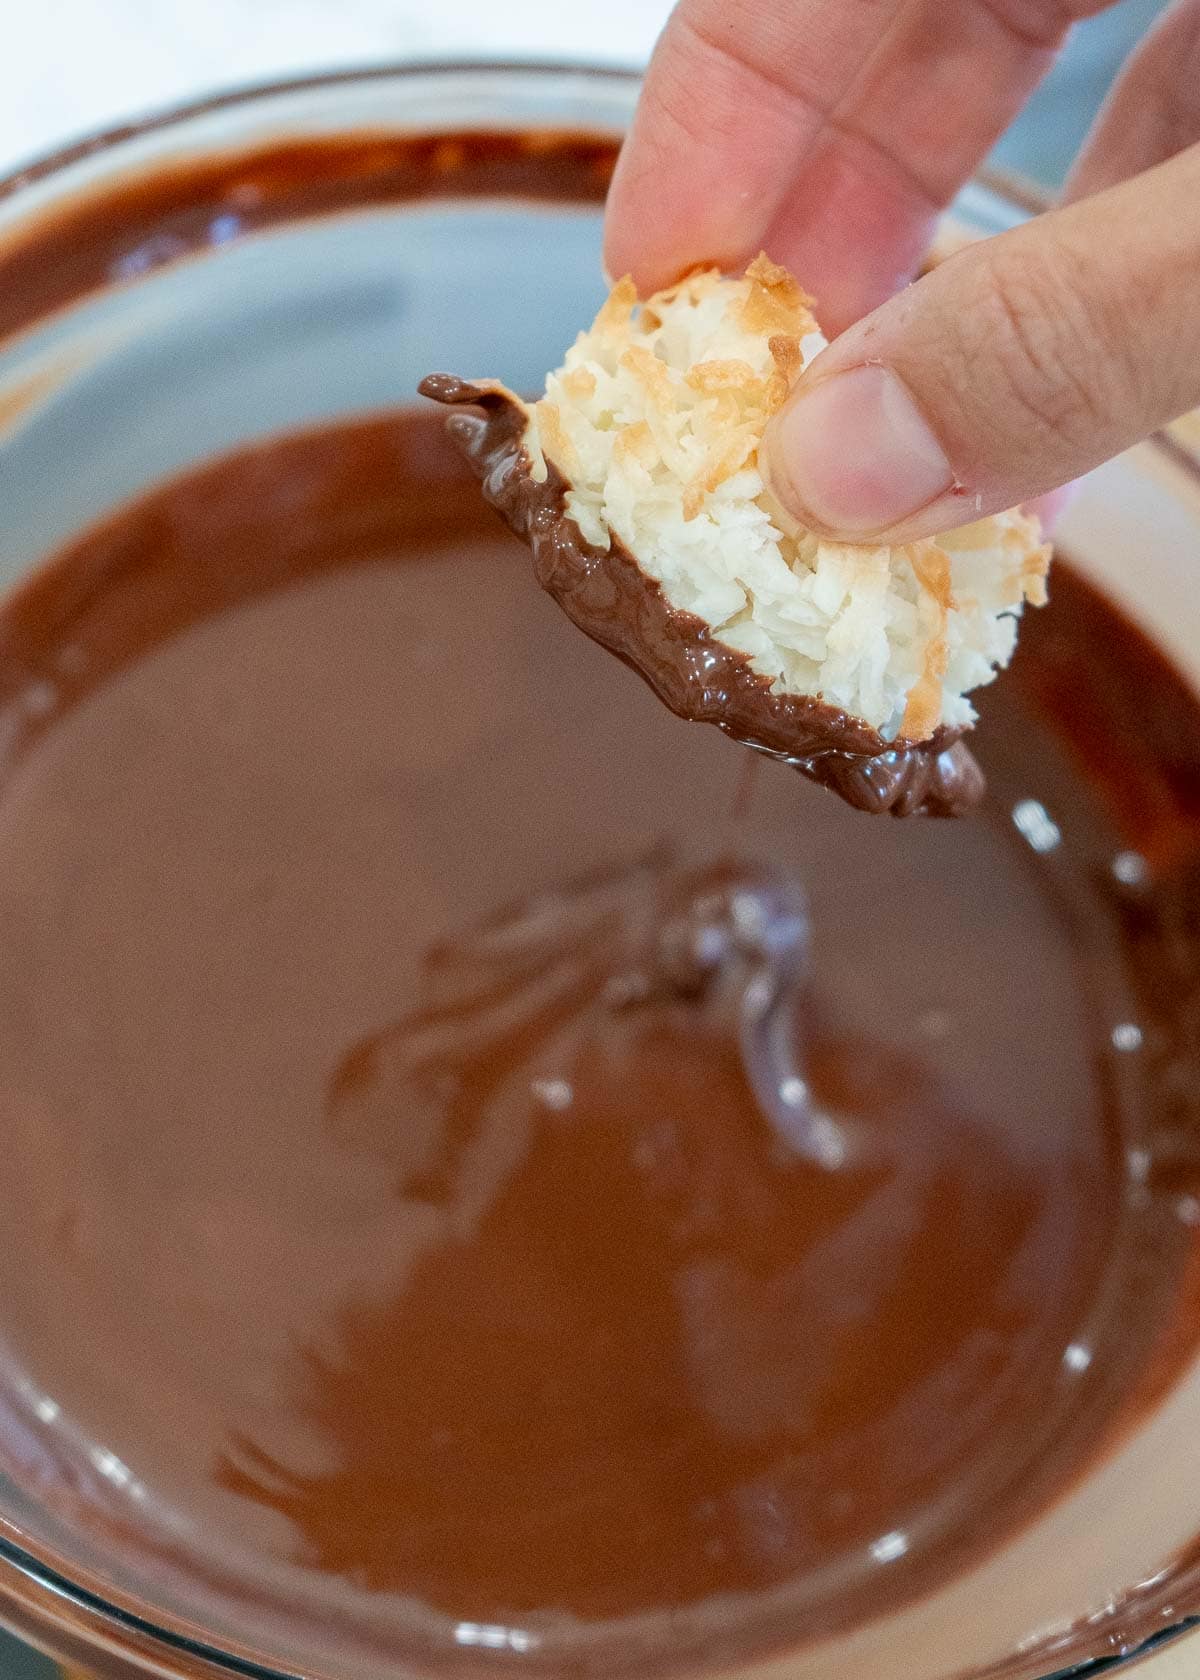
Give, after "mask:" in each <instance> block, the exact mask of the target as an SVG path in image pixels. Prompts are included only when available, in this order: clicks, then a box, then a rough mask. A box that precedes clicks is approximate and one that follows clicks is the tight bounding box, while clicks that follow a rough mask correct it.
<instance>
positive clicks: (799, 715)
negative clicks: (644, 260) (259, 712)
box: [421, 256, 1050, 815]
mask: <svg viewBox="0 0 1200 1680" xmlns="http://www.w3.org/2000/svg"><path fill="white" fill-rule="evenodd" d="M824 342H825V341H824V339H823V338H822V337H821V334H820V331H819V328H818V326H817V323H816V320H815V319H814V317H813V315H812V313H811V300H810V299H809V298H807V297H806V296H805V294H804V293H803V292H802V291H801V289H800V287H799V286H798V285H797V283H796V282H795V280H794V279H793V278H792V276H791V275H790V274H789V273H788V272H787V270H786V269H783V268H780V267H778V266H777V265H776V264H774V263H772V262H770V261H769V260H768V259H767V258H766V257H765V256H760V257H758V258H756V260H755V261H754V262H753V263H751V264H750V267H749V268H748V269H747V271H746V273H745V275H744V276H743V277H742V278H740V279H727V278H724V277H722V276H721V274H720V273H719V272H718V271H717V270H715V269H704V270H699V271H696V272H695V273H692V274H690V275H688V276H687V277H686V278H685V279H684V280H682V281H681V282H680V283H679V284H678V285H676V286H672V287H670V288H668V289H667V290H665V291H662V292H658V293H656V294H655V295H654V296H653V297H651V298H650V299H648V300H647V301H646V302H645V303H641V304H639V302H638V298H637V294H636V291H635V289H634V286H633V284H632V282H631V281H629V280H622V281H620V282H619V283H618V284H617V285H616V286H615V287H614V288H613V291H612V293H611V294H610V296H609V298H608V300H607V302H606V303H605V304H604V306H603V308H602V309H601V311H600V313H599V315H598V316H597V317H596V320H595V321H594V323H593V324H592V327H591V328H590V330H589V331H587V332H584V333H581V334H580V336H579V338H578V339H577V340H576V342H575V344H574V345H573V346H572V348H571V349H570V350H569V351H568V352H567V355H566V359H565V361H564V363H563V366H562V367H561V368H559V369H558V370H557V372H555V373H552V374H551V375H550V376H549V378H548V380H547V382H546V394H545V396H544V397H543V398H542V399H541V400H540V401H539V402H536V403H534V404H532V405H531V406H527V405H526V404H524V403H523V402H521V401H520V399H519V398H517V397H516V396H514V395H513V394H512V393H511V392H509V391H507V390H505V389H504V388H503V387H502V386H499V385H497V384H495V383H494V382H490V381H481V382H478V383H474V384H469V383H467V382H466V381H462V380H457V379H453V378H450V377H449V376H445V375H434V376H432V377H431V378H430V379H429V380H426V381H425V382H423V384H422V387H421V388H422V390H423V391H424V392H425V393H426V394H427V395H430V396H434V397H436V398H437V399H438V400H440V401H444V402H452V403H460V404H469V405H472V406H474V407H476V408H478V409H481V410H482V411H483V412H482V414H481V415H473V416H472V415H467V414H465V413H464V414H459V415H455V416H454V417H453V418H452V420H451V422H450V424H451V428H452V430H453V431H454V433H455V435H456V436H457V438H458V440H459V442H460V444H461V445H462V447H463V448H464V450H465V452H466V453H467V455H468V457H469V458H470V459H471V460H472V461H473V463H474V464H475V466H476V468H477V470H478V471H479V472H480V474H481V477H482V478H483V484H484V493H485V495H487V497H488V499H489V500H490V501H492V502H493V503H494V504H495V505H496V506H497V507H498V508H499V509H500V511H501V512H502V513H503V514H504V515H505V517H506V518H507V519H508V520H509V523H510V524H511V525H513V527H514V529H516V530H517V532H518V534H519V535H521V536H523V537H525V538H526V539H527V540H528V541H529V543H530V546H531V547H532V548H533V551H534V558H535V563H536V567H537V571H538V575H539V578H540V581H541V582H542V583H543V585H544V586H545V587H546V588H548V589H549V590H550V591H551V593H552V594H554V595H555V597H556V599H558V600H559V601H560V603H561V604H562V605H563V606H564V607H565V608H566V610H567V611H568V613H570V615H571V617H572V618H573V619H574V620H575V621H576V623H578V624H579V625H580V626H581V628H583V629H584V630H586V631H587V632H588V634H590V635H592V636H593V637H594V638H595V639H596V640H598V641H601V642H603V643H604V644H605V645H606V646H608V647H610V648H612V649H613V651H614V652H616V653H618V654H619V655H620V656H621V657H622V658H623V659H625V660H626V662H627V663H629V664H631V665H633V666H634V667H635V668H636V669H637V670H638V671H640V672H641V674H642V675H643V676H644V677H646V679H647V680H648V681H649V682H650V683H651V685H652V686H653V687H654V688H655V690H656V691H657V692H658V693H659V695H660V696H661V697H662V698H663V699H664V700H666V702H667V704H668V705H670V706H671V707H672V709H673V710H675V711H676V712H678V713H679V714H680V715H681V716H684V717H688V718H695V719H701V720H703V721H706V722H712V723H716V724H717V725H718V726H719V727H720V728H722V729H724V730H725V731H726V732H727V733H728V734H731V735H733V736H735V737H737V738H738V739H740V740H743V741H745V742H747V743H748V744H750V745H752V746H755V747H758V748H760V749H761V750H763V751H766V752H769V753H772V754H774V755H776V756H779V757H782V758H785V759H787V760H788V761H789V762H790V763H792V764H795V765H796V766H797V768H799V769H801V770H803V771H804V772H805V773H806V774H808V775H810V776H812V777H813V778H814V779H816V780H819V781H822V782H824V783H826V784H827V785H830V786H832V787H834V788H835V789H836V790H837V791H838V792H840V793H842V794H843V796H844V797H847V798H849V799H850V800H851V801H852V802H853V803H854V804H856V805H859V806H861V807H862V808H864V809H868V810H890V811H892V812H893V813H894V814H897V815H907V814H910V813H912V812H916V811H922V812H927V813H931V814H941V815H944V814H951V813H953V812H955V811H958V810H961V809H964V808H965V807H967V806H969V805H971V804H973V803H975V802H976V801H977V800H978V798H979V797H980V796H981V794H982V791H983V783H982V777H981V776H980V774H979V771H978V769H977V767H976V766H975V764H974V761H973V759H972V758H971V756H970V754H969V753H968V752H967V751H966V748H965V747H964V746H963V745H962V744H961V742H960V740H959V737H960V736H961V735H962V734H963V732H964V731H965V730H967V729H969V728H970V726H971V725H972V723H973V722H974V719H975V712H974V708H973V707H972V705H971V702H970V699H969V698H968V696H969V694H970V692H971V690H973V689H975V688H978V687H979V686H980V685H981V684H983V683H987V682H990V681H991V679H992V678H993V677H994V675H995V674H996V671H997V670H998V669H999V668H1000V667H1001V666H1003V665H1006V664H1007V663H1008V661H1009V659H1010V658H1011V656H1012V652H1013V649H1014V647H1015V645H1016V636H1017V619H1018V617H1019V615H1020V613H1021V611H1022V608H1023V607H1024V605H1025V603H1026V602H1029V603H1031V604H1033V605H1041V604H1042V603H1043V602H1044V601H1045V598H1046V586H1045V577H1046V570H1047V566H1048V563H1049V557H1050V553H1049V549H1048V548H1047V547H1046V545H1045V544H1044V543H1043V541H1042V535H1041V530H1040V527H1039V526H1038V523H1037V521H1036V520H1035V519H1033V518H1032V517H1030V516H1029V515H1026V514H1024V513H1021V512H1019V511H1014V512H1011V513H1006V514H1001V515H998V516H995V517H992V518H987V519H980V520H977V521H975V522H974V523H973V524H970V525H965V526H963V527H961V528H960V529H958V530H955V531H952V532H949V533H947V534H945V535H943V536H941V537H939V538H937V539H936V540H934V541H926V542H918V543H906V544H902V545H897V546H894V547H893V546H867V545H857V544H847V543H836V542H828V541H826V540H825V539H824V538H821V537H818V536H816V535H814V534H813V533H812V532H811V531H808V530H806V529H804V528H803V527H800V526H798V525H796V524H795V522H794V521H792V520H790V519H789V518H787V517H786V516H785V515H784V513H783V510H782V509H781V508H780V507H779V506H778V504H777V503H776V502H775V500H774V498H773V497H772V496H771V494H770V491H769V488H768V487H767V485H766V484H765V483H764V480H763V476H762V473H761V472H760V470H759V463H758V448H759V443H760V441H761V439H762V435H763V431H764V429H765V427H766V425H767V422H768V421H769V419H770V418H771V416H772V415H773V414H774V413H775V411H776V410H777V409H778V408H779V407H780V406H781V404H782V403H783V402H784V400H785V399H786V397H787V395H788V392H789V391H790V389H791V387H792V386H793V385H794V383H795V381H796V380H797V379H798V378H799V376H800V373H801V371H802V369H803V368H804V366H805V365H806V363H807V362H808V361H809V360H811V358H812V356H813V355H814V354H816V353H817V351H819V350H820V349H821V348H822V347H823V345H824Z"/></svg>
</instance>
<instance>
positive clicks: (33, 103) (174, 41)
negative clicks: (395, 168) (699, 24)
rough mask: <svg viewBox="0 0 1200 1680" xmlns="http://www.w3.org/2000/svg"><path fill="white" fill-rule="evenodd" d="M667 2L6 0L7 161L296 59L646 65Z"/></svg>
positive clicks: (300, 67) (1, 149)
mask: <svg viewBox="0 0 1200 1680" xmlns="http://www.w3.org/2000/svg"><path fill="white" fill-rule="evenodd" d="M731 3H733V0H731ZM952 3H955V4H956V3H957V0H952ZM669 11H670V4H669V0H424V3H422V0H0V19H2V29H0V169H6V168H8V167H10V166H11V165H12V164H14V163H16V162H18V161H23V160H25V159H27V158H29V157H32V156H35V155H36V154H38V153H40V152H43V151H45V150H47V149H48V148H49V147H51V146H54V145H57V144H58V143H59V142H60V141H62V140H65V139H68V138H70V137H72V136H75V135H78V134H80V133H83V132H86V131H88V130H91V129H94V128H97V127H101V126H103V125H104V124H106V123H111V122H115V121H118V120H120V119H122V118H124V117H127V116H132V115H136V114H137V113H139V112H144V111H147V110H151V109H154V108H156V107H158V106H161V105H166V104H171V103H173V102H175V101H177V100H179V99H185V98H191V97H192V96H193V95H194V94H197V93H200V92H207V91H212V90H214V89H217V88H224V87H228V86H230V85H232V84H234V83H238V82H248V81H254V80H258V79H261V78H264V77H270V76H277V75H288V74H292V73H293V72H296V71H305V70H320V69H326V68H329V67H330V66H333V65H348V64H361V63H364V62H366V61H370V60H378V59H382V58H412V57H427V56H434V55H441V54H456V55H463V56H468V55H469V56H487V55H489V54H495V55H496V56H505V57H513V56H521V55H526V56H530V57H543V58H546V57H555V58H560V57H569V56H574V57H579V58H589V59H603V60H606V61H610V62H615V63H626V64H640V63H642V62H644V60H645V58H646V57H647V55H648V54H649V51H650V48H651V47H652V45H653V44H654V40H655V38H656V36H657V34H658V32H659V30H660V29H661V27H662V25H663V22H664V20H665V19H666V16H667V13H668V12H669Z"/></svg>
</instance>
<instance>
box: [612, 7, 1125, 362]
mask: <svg viewBox="0 0 1200 1680" xmlns="http://www.w3.org/2000/svg"><path fill="white" fill-rule="evenodd" d="M1111 3H1112V0H1057V3H1056V0H954V3H953V4H949V5H948V4H946V0H750V3H746V4H742V5H731V4H730V3H729V0H682V3H681V4H680V5H679V6H677V8H676V10H675V12H674V13H673V14H672V16H671V19H670V21H669V22H668V24H667V27H666V30H665V31H664V33H663V36H662V39H661V41H660V42H659V45H658V47H657V49H656V51H655V54H654V57H653V59H652V61H651V65H650V69H649V72H648V74H647V79H646V86H645V89H644V91H643V94H642V99H641V103H640V105H639V108H638V112H637V116H636V118H635V120H634V124H633V128H632V130H631V132H630V135H629V138H628V140H627V141H626V145H625V149H624V151H623V153H622V156H621V161H620V163H619V165H618V168H617V173H616V177H615V179H614V181H613V187H612V192H611V195H610V198H609V210H608V224H607V236H606V246H605V257H606V263H607V267H608V269H609V272H610V273H611V274H613V275H620V274H625V273H632V274H633V276H634V279H635V280H636V281H637V283H638V288H639V290H640V291H642V292H643V293H645V292H647V291H652V290H654V289H656V288H657V287H659V286H663V285H667V284H669V283H670V282H671V281H672V280H675V279H677V278H678V276H679V275H680V274H681V273H682V272H683V271H684V270H686V269H688V268H690V267H693V266H695V265H696V264H697V263H707V262H713V263H716V264H718V265H719V266H720V267H722V268H735V267H737V266H739V265H740V264H743V263H745V262H746V261H748V260H749V258H750V257H752V256H753V255H754V253H755V252H756V251H757V250H759V249H765V250H766V251H767V252H768V254H769V255H770V256H771V257H772V258H773V259H774V260H775V261H776V262H781V263H784V264H786V266H787V267H789V268H791V269H792V270H793V272H795V273H796V275H797V276H798V278H799V279H800V280H801V281H802V282H803V284H804V285H805V287H806V288H807V289H809V290H810V291H813V292H815V293H816V294H817V299H818V305H819V310H820V315H821V319H822V323H823V324H824V325H825V326H826V329H827V330H829V331H838V330H840V328H842V327H843V326H845V325H847V324H848V323H849V322H850V321H853V320H855V319H857V318H858V317H859V316H860V315H862V314H864V313H865V312H866V311H867V310H868V309H871V308H874V306H875V305H876V304H878V303H879V302H881V301H882V300H883V299H884V298H885V297H887V296H889V295H890V294H891V293H892V292H893V291H895V290H896V289H897V287H898V286H900V285H902V284H903V283H904V282H905V281H906V280H908V279H910V278H911V276H912V274H913V273H914V272H915V270H916V268H917V266H918V264H919V262H920V259H921V257H922V255H923V254H924V251H925V249H926V247H927V245H928V241H929V237H930V234H931V231H932V224H933V222H934V220H935V218H936V216H937V214H938V212H939V211H940V210H941V209H943V208H944V207H945V205H946V204H948V203H949V201H950V200H951V199H952V198H953V196H954V194H955V193H956V192H957V190H958V189H959V187H960V186H961V185H962V183H963V182H964V181H965V180H966V179H967V178H968V177H969V176H970V174H971V173H972V171H973V170H974V169H975V167H976V166H977V165H978V163H979V162H980V160H981V159H982V158H983V157H984V156H985V154H986V153H987V151H988V149H989V148H990V146H991V145H992V143H993V141H994V140H995V139H996V138H997V137H998V136H999V135H1000V134H1001V133H1002V132H1003V130H1004V129H1005V128H1006V127H1007V125H1008V123H1009V122H1010V120H1011V119H1012V117H1013V116H1014V115H1015V114H1016V112H1017V111H1018V110H1019V109H1020V107H1021V105H1022V104H1023V103H1024V101H1025V99H1026V98H1027V97H1028V95H1029V93H1030V91H1031V90H1032V89H1033V87H1034V86H1035V85H1036V84H1037V82H1038V81H1039V80H1040V79H1041V77H1042V76H1043V75H1044V74H1045V72H1046V70H1047V69H1048V68H1049V67H1050V64H1051V63H1052V62H1053V59H1054V55H1055V52H1056V50H1057V48H1058V47H1059V46H1060V45H1061V43H1062V41H1063V40H1064V38H1065V36H1066V33H1067V31H1068V29H1069V28H1070V25H1071V23H1072V21H1073V20H1074V19H1075V18H1076V17H1082V16H1084V15H1085V14H1088V13H1091V12H1097V11H1102V10H1104V8H1105V6H1106V5H1107V4H1111Z"/></svg>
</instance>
